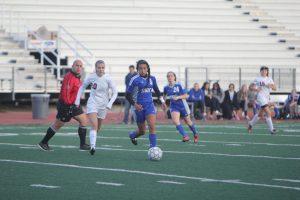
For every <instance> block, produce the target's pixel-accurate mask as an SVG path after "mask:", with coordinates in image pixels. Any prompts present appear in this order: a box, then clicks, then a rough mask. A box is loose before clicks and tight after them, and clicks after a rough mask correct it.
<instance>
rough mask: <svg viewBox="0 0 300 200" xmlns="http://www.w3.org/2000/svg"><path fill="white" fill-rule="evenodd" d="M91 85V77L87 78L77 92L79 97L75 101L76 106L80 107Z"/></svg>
mask: <svg viewBox="0 0 300 200" xmlns="http://www.w3.org/2000/svg"><path fill="white" fill-rule="evenodd" d="M89 84H90V79H89V77H87V78H86V79H85V80H84V82H83V84H82V85H81V86H80V88H79V90H78V92H77V96H76V100H75V105H76V106H79V105H80V98H81V96H82V94H83V93H84V91H85V89H86V88H87V86H88V85H89Z"/></svg>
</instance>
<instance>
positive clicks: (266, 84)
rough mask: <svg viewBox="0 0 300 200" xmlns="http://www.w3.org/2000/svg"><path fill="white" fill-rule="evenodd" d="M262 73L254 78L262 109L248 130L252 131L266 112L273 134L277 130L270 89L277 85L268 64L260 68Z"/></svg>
mask: <svg viewBox="0 0 300 200" xmlns="http://www.w3.org/2000/svg"><path fill="white" fill-rule="evenodd" d="M260 75H261V76H259V77H257V78H256V79H255V80H254V84H255V85H256V91H257V103H258V104H259V106H260V110H259V112H258V113H257V114H255V115H254V117H253V118H252V120H251V121H249V123H248V132H249V133H251V132H252V127H253V126H254V124H255V123H256V122H257V121H258V120H259V119H260V117H263V115H264V114H265V116H266V122H267V124H268V127H269V130H270V133H271V134H274V133H275V132H276V130H275V129H274V127H273V122H272V118H271V111H270V108H269V103H270V91H271V90H276V86H275V84H274V81H273V80H272V79H271V78H270V77H269V68H268V67H266V66H262V67H261V68H260Z"/></svg>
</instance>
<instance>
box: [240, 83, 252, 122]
mask: <svg viewBox="0 0 300 200" xmlns="http://www.w3.org/2000/svg"><path fill="white" fill-rule="evenodd" d="M237 101H238V105H239V108H241V109H242V116H243V117H244V118H245V119H247V120H249V117H248V115H247V114H248V88H247V85H246V84H244V85H242V87H241V88H240V90H239V91H238V93H237Z"/></svg>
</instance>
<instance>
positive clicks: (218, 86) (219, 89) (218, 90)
mask: <svg viewBox="0 0 300 200" xmlns="http://www.w3.org/2000/svg"><path fill="white" fill-rule="evenodd" d="M215 85H216V86H217V88H218V89H217V93H218V94H220V93H221V88H220V85H219V83H218V82H215V83H214V84H213V88H212V89H214V86H215Z"/></svg>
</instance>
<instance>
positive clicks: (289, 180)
mask: <svg viewBox="0 0 300 200" xmlns="http://www.w3.org/2000/svg"><path fill="white" fill-rule="evenodd" d="M273 180H274V181H286V182H292V183H300V180H295V179H279V178H274V179H273Z"/></svg>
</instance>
